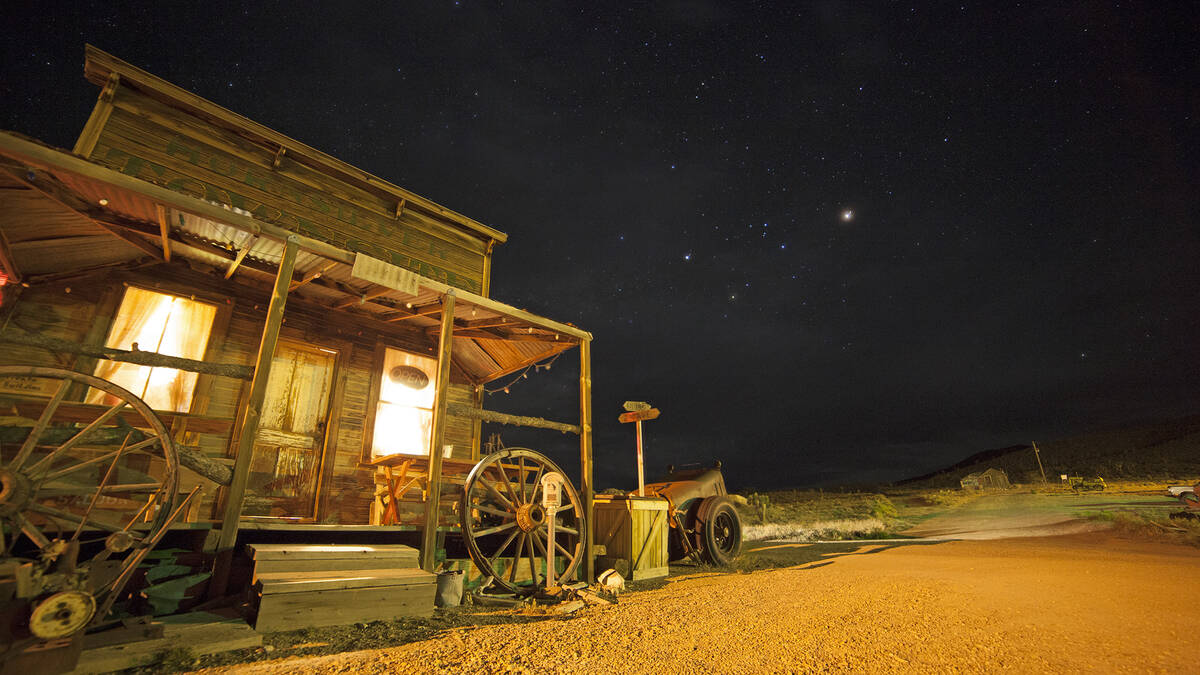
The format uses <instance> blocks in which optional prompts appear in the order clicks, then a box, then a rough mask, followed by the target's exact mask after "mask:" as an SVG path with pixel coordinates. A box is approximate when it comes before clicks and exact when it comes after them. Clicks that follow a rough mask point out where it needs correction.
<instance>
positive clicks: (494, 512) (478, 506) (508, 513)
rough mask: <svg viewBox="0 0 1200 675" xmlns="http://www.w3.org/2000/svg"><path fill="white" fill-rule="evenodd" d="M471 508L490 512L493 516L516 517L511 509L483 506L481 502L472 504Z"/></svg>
mask: <svg viewBox="0 0 1200 675" xmlns="http://www.w3.org/2000/svg"><path fill="white" fill-rule="evenodd" d="M471 508H472V509H477V510H479V511H483V512H484V513H490V514H492V515H493V516H501V517H503V518H516V517H517V516H516V515H515V514H514V513H513V512H512V511H501V510H500V509H493V508H492V507H490V506H485V505H483V504H472V505H471Z"/></svg>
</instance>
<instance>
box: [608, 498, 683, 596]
mask: <svg viewBox="0 0 1200 675" xmlns="http://www.w3.org/2000/svg"><path fill="white" fill-rule="evenodd" d="M669 530H670V525H669V524H668V522H667V500H665V499H660V498H658V497H629V496H624V495H596V497H595V525H594V526H593V528H592V532H594V533H595V539H594V540H593V541H594V542H595V543H597V544H601V545H603V546H604V547H605V548H606V549H607V553H606V556H607V557H608V558H609V559H610V560H613V561H615V560H624V561H625V562H627V563H628V564H629V574H628V575H626V577H627V578H629V579H633V580H641V579H657V578H659V577H665V576H667V574H668V568H667V561H668V555H669V554H668V550H667V534H668V532H669ZM598 571H599V570H598ZM618 571H622V572H623V570H618Z"/></svg>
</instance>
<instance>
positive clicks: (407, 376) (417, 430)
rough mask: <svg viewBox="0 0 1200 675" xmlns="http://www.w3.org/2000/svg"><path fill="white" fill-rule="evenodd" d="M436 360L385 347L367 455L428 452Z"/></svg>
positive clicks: (425, 453)
mask: <svg viewBox="0 0 1200 675" xmlns="http://www.w3.org/2000/svg"><path fill="white" fill-rule="evenodd" d="M436 372H437V361H436V360H434V359H430V358H426V357H424V356H417V355H415V354H409V353H407V352H402V351H400V350H398V349H388V350H387V351H386V352H385V353H384V357H383V373H382V377H381V378H380V386H379V407H378V408H376V409H375V437H374V439H373V440H372V443H371V458H372V459H374V458H376V457H384V456H386V455H395V454H405V455H428V454H429V443H430V438H431V436H432V434H433V396H434V390H435V389H436V386H437V383H436V382H434V379H435V377H436Z"/></svg>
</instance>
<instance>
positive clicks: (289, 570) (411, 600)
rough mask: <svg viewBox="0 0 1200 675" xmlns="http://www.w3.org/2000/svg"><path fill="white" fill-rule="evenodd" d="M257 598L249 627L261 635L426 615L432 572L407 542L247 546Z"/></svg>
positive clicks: (430, 601) (432, 586)
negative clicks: (419, 564) (255, 615)
mask: <svg viewBox="0 0 1200 675" xmlns="http://www.w3.org/2000/svg"><path fill="white" fill-rule="evenodd" d="M247 548H248V549H249V550H250V552H251V554H252V555H253V556H254V579H255V585H254V588H255V590H256V591H257V595H258V596H259V605H258V619H257V621H256V623H255V629H256V630H258V631H259V632H263V633H267V632H273V631H283V630H296V629H299V628H308V627H312V626H336V625H343V624H349V623H356V622H365V621H380V620H387V619H395V618H398V617H412V616H429V615H431V614H432V613H433V596H434V594H435V593H436V590H437V575H435V574H431V573H429V572H426V571H424V570H421V569H419V568H417V551H416V549H413V548H411V547H408V546H313V545H298V546H295V545H276V544H269V545H266V544H264V545H259V544H256V545H251V546H248V547H247Z"/></svg>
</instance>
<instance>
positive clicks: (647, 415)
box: [617, 401, 660, 497]
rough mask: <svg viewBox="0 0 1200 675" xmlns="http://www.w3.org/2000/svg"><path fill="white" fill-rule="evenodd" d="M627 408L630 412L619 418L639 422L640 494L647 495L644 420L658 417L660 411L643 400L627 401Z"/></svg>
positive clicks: (626, 422)
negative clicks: (643, 459)
mask: <svg viewBox="0 0 1200 675" xmlns="http://www.w3.org/2000/svg"><path fill="white" fill-rule="evenodd" d="M625 410H627V411H628V412H625V413H623V414H622V415H621V416H620V417H618V418H617V419H618V420H620V422H621V423H622V424H628V423H629V422H636V423H637V467H638V496H639V497H645V496H646V479H645V474H644V473H643V472H642V421H643V420H653V419H658V416H659V414H660V413H659V410H658V408H651V407H650V404H649V403H644V402H642V401H626V402H625Z"/></svg>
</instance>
